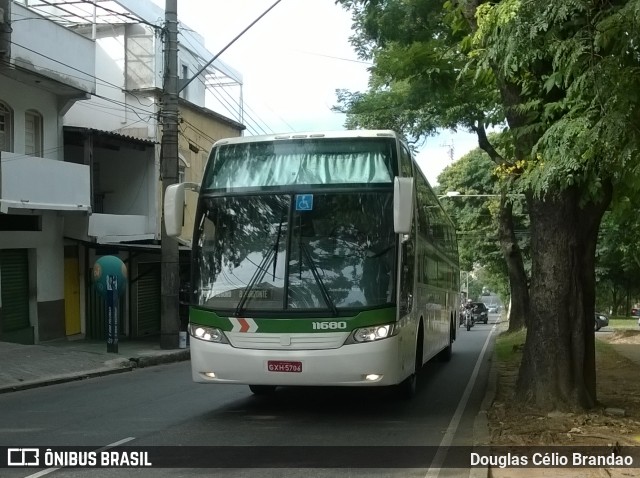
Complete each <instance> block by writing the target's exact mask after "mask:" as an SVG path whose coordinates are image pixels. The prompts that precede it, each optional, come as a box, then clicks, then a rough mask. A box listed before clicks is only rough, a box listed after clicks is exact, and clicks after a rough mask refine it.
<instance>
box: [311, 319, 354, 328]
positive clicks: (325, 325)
mask: <svg viewBox="0 0 640 478" xmlns="http://www.w3.org/2000/svg"><path fill="white" fill-rule="evenodd" d="M311 324H312V328H313V330H344V329H346V328H347V323H346V322H344V321H340V322H312V323H311Z"/></svg>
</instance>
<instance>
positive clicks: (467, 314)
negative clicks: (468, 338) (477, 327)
mask: <svg viewBox="0 0 640 478" xmlns="http://www.w3.org/2000/svg"><path fill="white" fill-rule="evenodd" d="M464 325H465V326H466V327H467V330H471V327H473V325H474V320H473V314H472V313H471V309H466V310H465V311H464Z"/></svg>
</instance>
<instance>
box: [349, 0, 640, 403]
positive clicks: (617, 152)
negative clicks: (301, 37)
mask: <svg viewBox="0 0 640 478" xmlns="http://www.w3.org/2000/svg"><path fill="white" fill-rule="evenodd" d="M341 3H342V4H343V5H345V6H346V7H347V8H350V9H351V11H352V12H353V15H354V20H355V25H354V27H355V29H356V35H355V43H356V45H358V46H359V47H360V48H361V51H362V53H363V54H364V55H369V56H370V57H371V58H373V60H374V62H375V66H374V68H373V70H372V74H373V79H372V82H371V85H370V91H373V92H377V93H378V95H377V96H380V97H385V96H387V95H389V94H391V93H393V94H395V95H399V94H401V93H403V90H404V93H403V94H404V97H405V98H407V99H408V102H407V103H405V104H410V103H413V104H414V106H413V107H411V108H409V109H411V110H413V111H415V112H417V113H421V114H422V115H425V117H426V118H427V119H428V120H429V121H430V122H433V124H437V125H441V126H442V125H446V124H447V122H449V124H453V125H454V127H469V128H471V129H474V130H475V131H476V132H477V133H478V137H479V142H480V145H481V147H483V149H485V151H487V152H488V154H489V155H490V157H491V158H492V159H494V158H495V160H497V162H498V163H500V164H501V165H502V166H503V173H504V174H505V175H508V177H509V178H510V179H511V183H512V186H513V187H515V188H517V189H516V190H517V191H520V192H522V193H524V194H525V195H526V198H527V209H528V212H529V216H530V221H531V258H532V266H531V285H530V291H531V295H530V308H529V315H528V326H529V327H528V333H527V340H526V343H525V348H524V354H523V362H522V364H521V367H520V373H519V378H518V382H517V398H518V399H520V400H521V401H522V402H524V403H528V404H531V405H533V406H535V407H538V408H540V409H553V408H565V409H575V408H586V407H591V406H593V405H594V404H595V402H596V392H595V390H596V388H595V380H596V375H595V350H594V335H593V329H594V327H593V312H594V303H595V248H596V241H597V235H598V228H599V225H600V221H601V219H602V215H603V213H604V211H605V210H606V209H607V207H608V205H609V203H610V201H611V197H612V194H613V191H614V188H615V187H618V186H620V185H627V186H628V187H633V186H632V184H631V183H632V182H633V183H636V182H637V180H638V178H637V175H638V172H637V171H636V169H632V170H631V171H630V168H629V166H630V165H634V160H635V158H637V156H638V145H639V144H640V141H639V140H640V134H639V133H640V130H639V129H638V128H637V127H636V126H635V125H637V124H640V121H638V120H640V107H639V106H640V95H638V94H637V93H636V92H638V91H640V88H639V87H640V84H639V83H640V75H638V66H639V61H638V60H639V54H638V44H639V43H638V42H639V40H640V38H638V36H639V35H640V28H638V27H639V25H638V22H639V19H640V15H638V10H639V8H640V7H639V5H640V3H639V2H638V1H637V0H634V1H624V0H622V1H617V2H587V1H585V0H560V1H557V2H552V3H549V2H547V1H542V0H530V1H527V2H521V1H518V0H501V1H496V2H492V3H486V2H484V1H474V0H465V1H462V0H460V1H451V2H450V1H443V2H438V1H432V0H386V1H380V0H369V1H364V0H363V1H360V0H341ZM360 104H361V103H360ZM347 105H348V104H347ZM354 111H356V113H357V109H354ZM502 118H504V119H505V120H506V124H507V125H508V130H507V131H506V133H505V135H507V136H508V139H509V144H510V152H511V154H510V155H509V156H507V158H508V159H505V157H504V156H502V155H500V154H499V153H498V152H497V150H496V149H495V148H493V147H492V146H493V145H491V144H490V143H489V144H487V143H488V141H487V138H486V135H485V134H484V127H485V124H495V123H499V122H500V120H501V119H502ZM412 124H413V123H412ZM507 210H508V209H507ZM505 224H507V222H505Z"/></svg>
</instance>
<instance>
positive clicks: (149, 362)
mask: <svg viewBox="0 0 640 478" xmlns="http://www.w3.org/2000/svg"><path fill="white" fill-rule="evenodd" d="M189 359H190V354H189V349H186V350H180V351H179V352H170V353H166V354H162V355H148V356H141V357H132V358H129V359H128V360H126V361H123V362H121V365H120V366H118V367H110V368H99V369H94V370H87V371H82V372H74V373H70V374H66V375H59V376H54V377H48V378H45V379H37V380H30V381H26V382H21V383H17V384H13V385H8V386H5V387H0V394H3V393H10V392H19V391H21V390H29V389H32V388H39V387H46V386H48V385H58V384H60V383H68V382H76V381H80V380H87V379H90V378H96V377H104V376H107V375H114V374H116V373H123V372H132V371H133V370H135V369H136V368H145V367H152V366H154V365H162V364H166V363H172V362H182V361H186V360H189Z"/></svg>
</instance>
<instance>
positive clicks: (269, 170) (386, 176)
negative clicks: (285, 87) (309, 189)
mask: <svg viewBox="0 0 640 478" xmlns="http://www.w3.org/2000/svg"><path fill="white" fill-rule="evenodd" d="M394 147H395V139H392V138H356V139H354V138H331V139H313V140H310V139H305V140H278V141H268V142H248V143H235V144H227V145H220V146H217V147H216V148H214V150H213V151H212V153H211V158H210V160H209V163H210V166H209V167H208V168H207V171H205V175H204V178H203V180H202V190H230V189H236V188H252V187H269V186H287V185H293V184H295V185H310V184H372V183H378V184H379V183H389V184H390V183H392V181H393V176H394V174H393V169H392V161H393V157H392V152H393V150H394Z"/></svg>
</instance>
